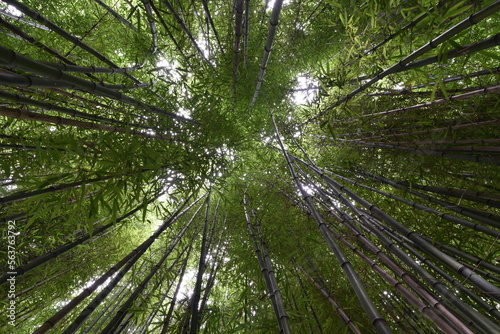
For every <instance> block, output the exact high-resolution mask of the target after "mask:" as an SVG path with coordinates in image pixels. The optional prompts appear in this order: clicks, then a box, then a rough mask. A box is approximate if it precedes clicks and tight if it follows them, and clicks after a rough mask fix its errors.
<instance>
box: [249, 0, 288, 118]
mask: <svg viewBox="0 0 500 334" xmlns="http://www.w3.org/2000/svg"><path fill="white" fill-rule="evenodd" d="M282 6H283V0H275V1H274V7H273V11H272V13H271V19H270V21H269V30H268V33H267V42H266V46H265V47H264V54H263V55H262V63H261V64H260V73H259V78H258V79H257V86H256V87H255V92H254V94H253V98H252V103H251V104H250V108H249V110H252V109H253V106H254V105H255V102H257V97H258V96H259V92H260V88H261V86H262V82H263V81H264V74H265V73H266V68H267V62H268V61H269V57H270V55H271V49H272V47H273V42H274V37H275V36H276V30H277V28H276V27H277V26H278V20H279V16H280V13H281V7H282ZM266 7H267V0H266V6H265V7H264V13H265V11H266Z"/></svg>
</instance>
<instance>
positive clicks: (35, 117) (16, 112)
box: [0, 107, 177, 141]
mask: <svg viewBox="0 0 500 334" xmlns="http://www.w3.org/2000/svg"><path fill="white" fill-rule="evenodd" d="M0 116H7V117H11V118H18V119H26V120H30V121H36V122H43V123H49V124H58V125H68V126H73V127H78V128H84V129H89V130H99V131H106V132H117V133H125V134H130V135H133V136H140V137H144V138H149V139H159V140H167V141H177V139H174V138H170V137H165V136H162V135H156V134H150V133H145V132H140V131H136V130H131V129H124V128H118V127H116V126H109V125H102V124H96V123H90V122H83V121H77V120H74V119H69V118H64V117H59V116H50V115H45V114H39V113H35V112H31V111H25V110H21V109H13V108H3V107H0Z"/></svg>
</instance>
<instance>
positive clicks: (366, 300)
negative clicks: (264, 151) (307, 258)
mask: <svg viewBox="0 0 500 334" xmlns="http://www.w3.org/2000/svg"><path fill="white" fill-rule="evenodd" d="M271 119H272V121H273V125H274V128H275V132H276V136H277V138H278V142H279V144H280V148H281V151H282V152H283V155H284V156H285V160H286V162H287V165H288V168H289V170H290V174H291V175H292V178H293V180H294V182H295V185H296V187H297V190H299V192H300V194H301V196H302V197H303V199H304V201H305V202H306V205H307V207H308V209H309V211H310V213H311V214H312V216H313V218H314V220H315V221H316V222H317V224H318V227H319V229H320V231H321V233H322V234H323V238H324V239H325V241H326V242H327V244H328V246H329V248H330V250H331V251H332V252H333V253H334V255H335V257H336V258H337V261H338V263H339V264H340V267H341V268H342V270H343V271H344V273H345V275H346V276H347V278H348V280H349V282H350V283H351V286H352V287H353V289H354V292H355V293H356V296H357V297H358V300H359V301H360V303H361V305H362V306H363V309H364V310H365V312H366V313H367V315H368V317H369V319H370V321H371V323H372V325H373V326H374V327H375V330H376V331H377V332H378V333H391V330H390V328H389V326H388V325H387V323H386V321H385V319H384V318H383V317H382V316H381V315H380V313H379V312H378V310H377V308H376V307H375V305H374V304H373V301H372V300H371V298H370V296H369V295H368V293H367V292H366V290H365V288H364V286H363V285H362V284H361V281H360V279H359V277H358V275H357V274H356V272H355V270H354V269H353V268H352V265H351V263H350V262H349V261H348V259H347V258H346V257H345V255H344V253H343V251H342V249H341V248H340V247H339V245H338V244H337V243H336V242H335V240H333V238H332V237H331V235H330V234H329V232H328V229H327V226H326V224H325V222H324V221H323V219H322V218H321V216H320V215H319V213H318V212H317V210H316V207H315V206H314V204H313V203H312V201H311V198H310V195H308V193H307V192H306V191H305V190H304V188H303V187H302V185H301V184H300V182H299V181H298V177H297V175H296V173H295V169H294V167H293V165H292V162H291V159H290V157H289V155H288V153H287V151H286V150H285V147H284V145H283V142H282V141H281V137H280V135H279V132H278V127H277V125H276V122H275V121H274V117H273V116H272V114H271Z"/></svg>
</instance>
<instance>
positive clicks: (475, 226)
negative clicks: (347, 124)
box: [333, 174, 500, 238]
mask: <svg viewBox="0 0 500 334" xmlns="http://www.w3.org/2000/svg"><path fill="white" fill-rule="evenodd" d="M333 176H335V177H337V178H339V179H341V180H344V181H346V182H349V183H351V184H353V185H356V186H358V187H361V188H365V189H368V190H371V191H373V192H375V193H377V194H381V195H383V196H386V197H388V198H392V199H394V200H396V201H398V202H400V203H404V204H406V205H408V206H410V207H413V208H416V209H419V210H422V211H424V212H428V213H432V214H434V215H436V216H438V217H440V218H442V219H445V220H448V221H450V222H452V223H455V224H460V225H462V226H466V227H468V228H471V229H473V230H475V231H478V232H482V233H485V234H488V235H491V236H493V237H495V238H500V232H498V231H495V230H492V229H490V228H488V227H485V226H482V225H479V224H476V223H473V222H471V221H468V220H465V219H462V218H458V217H455V216H452V215H449V214H446V213H442V212H440V211H438V210H436V209H433V208H430V207H428V206H425V205H421V204H419V203H416V202H413V201H410V200H407V199H404V198H401V197H399V196H396V195H393V194H389V193H387V192H385V191H381V190H378V189H376V188H373V187H370V186H367V185H364V184H362V183H359V182H356V181H354V180H351V179H349V178H347V177H344V176H341V175H337V174H333ZM446 207H447V208H449V206H446ZM499 227H500V224H499Z"/></svg>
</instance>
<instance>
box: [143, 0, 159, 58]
mask: <svg viewBox="0 0 500 334" xmlns="http://www.w3.org/2000/svg"><path fill="white" fill-rule="evenodd" d="M142 3H143V5H144V9H145V10H146V17H147V19H148V24H149V30H151V51H150V53H151V54H154V53H155V52H156V50H158V32H157V31H156V23H155V20H154V19H153V11H152V10H151V0H142Z"/></svg>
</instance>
